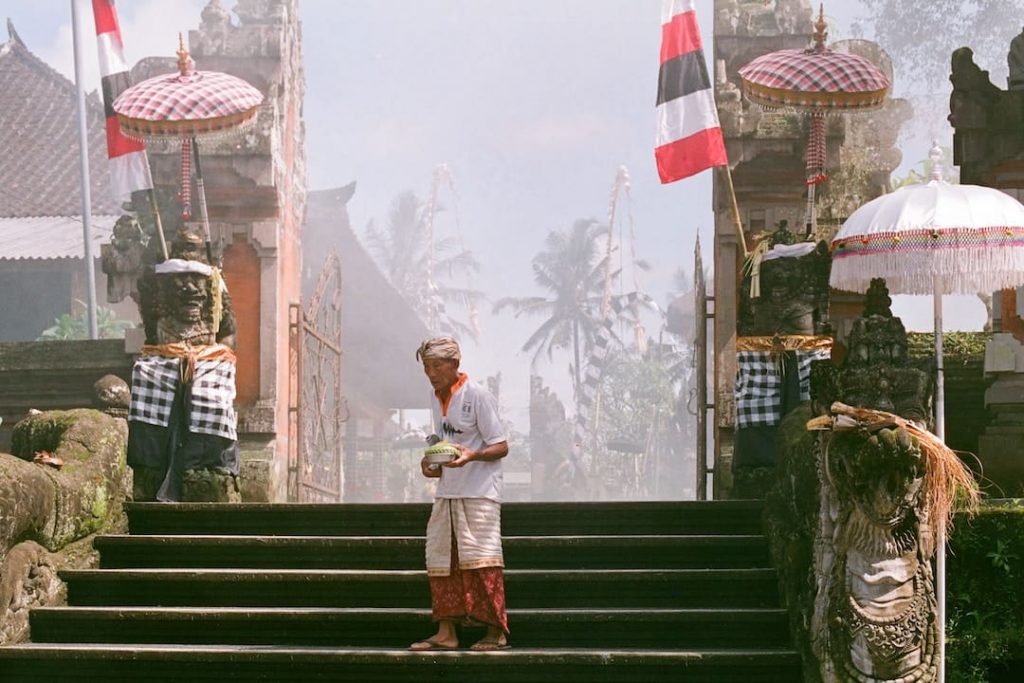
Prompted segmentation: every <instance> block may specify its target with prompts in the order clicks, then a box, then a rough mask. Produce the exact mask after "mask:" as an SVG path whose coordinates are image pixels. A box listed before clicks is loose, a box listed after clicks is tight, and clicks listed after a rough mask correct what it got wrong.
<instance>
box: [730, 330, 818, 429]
mask: <svg viewBox="0 0 1024 683" xmlns="http://www.w3.org/2000/svg"><path fill="white" fill-rule="evenodd" d="M736 348H737V349H738V352H737V354H736V365H737V370H736V387H735V397H736V426H737V428H743V427H751V426H754V425H767V426H774V425H777V424H778V423H779V422H780V421H781V420H782V418H783V415H782V404H783V396H782V393H783V385H784V381H783V380H784V377H783V368H784V367H785V363H784V361H783V358H782V357H781V354H783V353H785V352H790V351H791V352H793V353H794V354H796V368H797V376H798V381H799V391H800V394H799V397H798V400H799V401H807V400H809V399H810V398H811V363H812V362H814V361H816V360H826V359H828V358H830V357H831V354H832V351H831V349H832V339H831V338H830V337H816V336H803V335H790V336H785V337H782V336H776V337H740V338H739V339H737V340H736Z"/></svg>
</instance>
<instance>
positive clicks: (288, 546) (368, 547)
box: [95, 534, 769, 569]
mask: <svg viewBox="0 0 1024 683" xmlns="http://www.w3.org/2000/svg"><path fill="white" fill-rule="evenodd" d="M95 547H96V549H97V550H98V551H99V552H100V566H101V567H102V568H104V569H123V568H157V567H165V568H170V567H176V568H182V567H194V568H200V567H208V568H218V567H219V568H227V567H235V568H260V569H422V568H423V566H424V539H423V537H422V536H352V537H339V536H214V535H203V536H101V537H98V538H97V539H96V541H95ZM503 547H504V554H505V562H506V565H507V566H509V567H516V568H524V569H525V568H529V569H574V568H576V569H584V568H586V569H685V568H730V567H735V568H741V567H768V566H769V558H768V546H767V542H766V541H765V538H764V537H763V536H755V535H742V536H741V535H733V536H723V535H710V534H708V535H700V536H650V535H643V536H625V535H623V536H506V537H505V538H504V539H503Z"/></svg>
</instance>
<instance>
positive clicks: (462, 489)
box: [430, 374, 508, 502]
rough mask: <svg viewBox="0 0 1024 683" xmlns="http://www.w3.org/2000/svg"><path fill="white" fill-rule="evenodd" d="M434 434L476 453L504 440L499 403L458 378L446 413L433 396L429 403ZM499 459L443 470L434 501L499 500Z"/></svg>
mask: <svg viewBox="0 0 1024 683" xmlns="http://www.w3.org/2000/svg"><path fill="white" fill-rule="evenodd" d="M430 407H431V413H432V415H433V418H434V433H435V434H437V435H438V436H440V437H441V438H443V439H447V440H448V441H451V442H452V443H457V444H460V445H462V446H465V447H467V448H469V449H471V450H474V451H478V450H480V449H481V448H483V447H484V446H485V445H486V446H490V445H492V444H496V443H501V442H502V441H507V440H508V437H507V436H506V435H505V426H504V425H503V424H502V423H501V418H500V417H499V416H498V402H497V400H495V398H494V396H492V395H491V393H490V392H489V391H487V390H486V389H484V388H483V387H482V386H480V385H479V384H474V383H472V382H470V381H469V377H468V376H467V375H465V374H461V375H459V381H458V382H456V384H455V387H454V391H453V392H452V396H451V399H450V400H449V401H448V406H447V410H445V409H444V406H442V405H441V401H440V399H438V398H437V397H436V396H435V397H434V400H433V401H431V406H430ZM501 493H502V475H501V459H498V460H474V461H472V462H469V463H466V464H465V465H463V466H462V467H442V468H441V481H439V482H438V483H437V492H436V493H435V494H434V495H435V496H436V497H437V498H489V499H491V500H495V501H499V502H500V501H501Z"/></svg>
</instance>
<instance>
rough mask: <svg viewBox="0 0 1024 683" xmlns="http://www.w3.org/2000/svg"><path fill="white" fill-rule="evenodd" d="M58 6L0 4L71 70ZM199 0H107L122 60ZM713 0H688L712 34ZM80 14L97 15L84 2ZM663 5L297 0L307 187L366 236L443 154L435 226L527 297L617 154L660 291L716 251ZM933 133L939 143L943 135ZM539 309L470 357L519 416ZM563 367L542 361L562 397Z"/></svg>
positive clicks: (521, 418)
mask: <svg viewBox="0 0 1024 683" xmlns="http://www.w3.org/2000/svg"><path fill="white" fill-rule="evenodd" d="M70 2H71V0H35V1H34V2H24V1H23V0H17V1H16V0H2V2H0V7H2V8H3V14H5V15H6V16H7V17H10V18H11V19H12V21H13V22H14V25H15V27H16V28H17V30H18V32H19V33H20V35H21V37H22V38H23V40H24V41H25V42H26V44H27V45H28V47H29V49H30V50H32V51H33V52H35V53H36V54H38V55H39V56H41V57H42V58H43V59H45V60H46V61H48V62H49V63H50V64H52V65H53V66H54V67H56V68H57V69H58V70H60V71H62V72H64V73H65V74H67V75H69V77H73V63H72V49H71V30H70ZM205 4H206V1H205V0H119V2H118V3H117V7H118V13H119V15H120V18H121V24H122V33H123V37H124V41H125V47H126V53H127V57H128V59H129V62H130V63H134V62H135V61H137V60H138V59H140V58H142V57H144V56H148V55H153V54H161V55H164V56H170V55H172V54H173V51H174V50H175V49H176V46H177V33H178V31H187V30H189V29H193V28H196V27H197V26H198V23H199V14H200V11H201V9H202V7H203V6H204V5H205ZM222 4H223V6H224V7H226V8H228V9H231V8H232V7H233V5H234V2H233V1H232V0H223V2H222ZM711 4H712V3H711V0H698V2H697V6H698V13H699V17H700V21H701V28H702V31H703V33H704V37H705V42H706V43H707V44H710V42H711V21H710V16H711ZM831 5H832V7H827V8H826V9H827V10H828V11H829V12H831V13H832V14H831V17H832V19H833V20H834V21H835V26H834V28H833V35H832V37H833V38H839V37H843V36H844V32H845V30H846V28H845V27H846V26H848V24H849V22H850V20H851V19H852V18H853V16H854V15H855V14H856V11H857V3H853V2H841V3H840V2H835V1H833V2H832V3H831ZM82 12H83V14H85V16H86V18H87V19H89V20H90V21H91V14H90V12H91V10H90V3H88V2H82ZM659 12H660V2H659V0H516V1H515V2H510V1H509V0H500V1H499V0H416V1H413V0H406V1H404V2H395V1H390V2H378V1H369V0H302V1H301V2H300V18H301V20H302V24H303V51H304V54H305V69H306V102H305V116H306V131H307V149H308V156H309V181H310V186H311V188H312V189H323V188H329V187H336V186H339V185H344V184H346V183H349V182H351V181H353V180H355V181H358V189H357V191H356V194H355V196H354V198H353V199H352V201H351V202H350V204H349V210H350V215H351V218H352V223H353V226H354V227H355V229H356V231H357V232H359V233H361V232H362V230H363V229H364V227H365V225H366V223H367V221H368V220H370V219H371V218H377V219H378V220H384V219H385V218H386V213H387V209H388V206H389V204H390V202H391V200H392V198H393V197H394V196H395V195H396V194H398V193H399V192H401V191H403V190H406V189H411V190H414V191H415V192H416V193H417V194H418V195H420V196H426V195H427V193H428V191H429V188H430V181H431V174H432V171H433V169H434V167H435V166H436V165H437V164H439V163H446V164H448V166H449V168H450V170H451V173H452V175H453V177H454V182H455V187H456V190H457V192H458V195H457V198H454V197H452V196H450V195H448V196H444V195H442V201H443V202H444V203H445V204H446V205H448V206H449V207H452V208H456V209H457V211H453V212H450V218H449V219H447V223H446V224H442V225H441V229H442V230H448V231H452V230H454V229H455V221H454V218H455V216H456V215H457V217H458V224H459V226H460V228H461V232H462V235H463V238H464V240H465V244H466V247H467V248H469V249H470V250H472V251H473V252H474V253H475V254H476V255H477V257H478V259H479V260H480V261H481V263H482V265H483V269H482V272H481V273H480V275H479V276H477V277H476V281H475V282H474V283H473V284H474V285H475V286H476V287H478V288H479V289H482V290H484V291H485V292H486V293H487V294H488V296H490V297H491V298H492V299H497V298H500V297H502V296H507V295H523V294H532V293H534V290H533V286H532V279H531V274H530V259H531V257H532V256H533V255H534V254H535V253H536V252H537V251H538V250H539V249H540V248H541V247H542V243H543V239H544V237H545V235H546V234H547V233H548V231H550V230H552V229H554V228H561V227H565V226H567V225H570V224H571V223H572V222H573V221H574V220H575V219H577V218H585V217H594V218H597V219H604V218H605V217H606V216H607V211H608V198H609V190H610V188H611V185H612V182H613V180H614V177H615V173H616V170H617V169H618V167H619V166H620V165H625V166H626V167H627V168H628V169H629V172H630V175H631V178H632V186H631V191H632V197H633V202H632V205H631V206H629V207H625V206H623V209H624V210H625V209H626V208H628V209H630V210H631V211H632V215H633V218H634V221H635V230H636V236H637V244H636V251H637V255H638V256H639V257H641V258H644V259H646V260H647V261H649V262H650V263H651V265H652V266H653V268H654V270H653V271H652V273H650V274H649V275H648V276H646V277H645V279H644V282H642V284H643V285H645V286H646V287H647V288H648V290H649V291H650V292H651V294H653V295H654V296H655V297H656V298H657V299H658V300H659V301H662V302H663V301H664V299H665V296H666V293H667V291H668V289H669V287H670V283H671V276H672V273H673V272H674V271H676V270H677V269H678V268H680V267H682V266H685V267H686V268H687V270H688V271H690V270H691V269H692V260H693V243H694V238H695V236H696V235H697V234H698V232H699V233H700V235H701V240H702V243H703V244H704V245H705V249H706V250H705V253H706V255H707V256H706V262H708V261H710V247H711V242H710V235H711V233H710V231H711V226H712V215H711V209H710V206H711V175H710V173H709V172H705V173H702V174H701V175H699V176H697V177H694V178H691V179H688V180H684V181H681V182H678V183H674V184H671V185H666V186H663V185H661V184H660V183H659V182H658V180H657V176H656V172H655V168H654V163H653V151H652V143H653V139H654V97H655V89H656V78H657V72H658V50H659V44H658V43H659V40H660V28H659ZM92 33H93V31H92V29H91V25H90V26H88V27H87V29H86V30H85V31H83V35H84V36H85V37H86V39H87V40H86V47H85V54H86V57H87V63H86V67H87V71H88V73H89V74H90V75H89V77H88V82H89V83H92V85H91V86H90V89H91V88H93V87H95V84H96V83H97V82H98V79H97V77H96V75H95V74H96V71H97V69H96V67H95V63H96V51H95V42H94V40H93V38H92ZM847 35H848V34H847ZM898 79H899V74H898V73H897V84H896V85H897V89H898V87H899V82H898ZM942 134H944V135H945V136H946V138H947V140H945V142H946V144H948V143H949V140H951V137H952V132H951V131H945V132H943V133H942ZM907 156H908V158H909V160H910V161H915V160H917V159H918V158H920V157H922V156H923V155H921V154H919V152H918V151H914V152H913V153H912V154H911V153H908V154H907ZM622 215H626V214H625V212H624V213H623V214H622ZM952 299H953V298H950V300H948V303H947V307H948V317H949V321H948V322H950V323H952V325H953V326H959V327H978V326H980V324H981V318H980V316H981V313H980V305H978V304H975V303H974V302H972V301H971V300H970V299H969V298H968V299H964V300H962V301H960V302H955V301H953V300H952ZM965 302H966V303H965ZM484 308H485V309H487V310H489V308H490V307H489V306H485V307H484ZM900 308H901V310H900V311H898V312H899V313H901V314H902V315H904V316H905V320H906V322H907V323H908V327H910V328H912V329H923V328H930V325H931V323H930V319H929V316H930V312H929V311H930V306H926V305H924V300H922V299H913V300H911V303H910V304H909V305H901V306H900ZM539 322H540V321H539V320H529V319H528V320H525V321H524V320H520V321H518V322H513V321H512V320H511V319H510V318H505V319H500V320H496V319H494V318H492V317H490V316H489V315H485V316H483V324H484V334H483V337H482V339H481V342H480V344H479V345H478V346H476V347H474V346H473V345H472V344H470V345H469V346H468V348H467V349H466V354H465V355H466V356H467V367H468V368H469V369H470V371H471V372H472V373H473V374H474V375H476V376H477V378H478V379H482V378H483V376H484V375H485V374H492V373H494V372H496V371H498V370H503V371H504V372H503V375H504V381H505V385H504V387H505V396H506V401H505V403H506V404H507V407H508V408H509V409H510V417H511V418H512V419H513V421H514V422H515V424H516V426H517V428H520V429H525V428H526V424H527V420H526V416H525V409H526V404H527V386H528V385H527V374H528V372H527V356H526V355H524V354H517V351H516V350H517V349H518V347H519V346H520V345H521V344H522V342H523V341H525V339H526V337H527V335H528V334H529V333H530V332H531V331H532V330H533V329H534V328H535V327H536V325H537V324H539ZM649 332H650V333H651V334H655V335H656V333H657V331H656V330H649ZM410 353H411V351H410ZM564 367H565V362H564V360H560V361H558V362H557V363H556V364H554V365H546V366H542V368H541V370H542V372H543V374H545V375H546V376H547V377H548V378H550V379H551V381H552V382H553V383H555V385H556V387H558V388H559V394H560V396H561V397H562V398H563V400H564V401H565V402H566V403H567V404H569V403H570V402H571V396H570V395H568V391H567V389H566V387H567V386H568V383H567V381H566V378H567V370H565V369H563V368H564Z"/></svg>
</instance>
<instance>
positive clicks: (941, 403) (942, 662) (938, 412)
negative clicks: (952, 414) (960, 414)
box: [932, 273, 946, 683]
mask: <svg viewBox="0 0 1024 683" xmlns="http://www.w3.org/2000/svg"><path fill="white" fill-rule="evenodd" d="M933 278H934V279H933V285H934V290H933V292H932V303H933V305H934V308H935V436H937V437H939V438H940V439H941V440H942V441H943V443H945V441H946V405H945V403H946V394H945V385H946V383H945V378H944V372H943V362H942V278H941V277H940V276H939V274H938V273H936V274H935V275H934V276H933ZM944 522H945V520H939V523H938V529H937V530H936V537H935V546H936V547H935V597H936V600H937V602H938V610H939V643H938V650H939V672H938V678H937V679H936V680H937V681H938V683H945V681H946V525H945V523H944Z"/></svg>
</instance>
